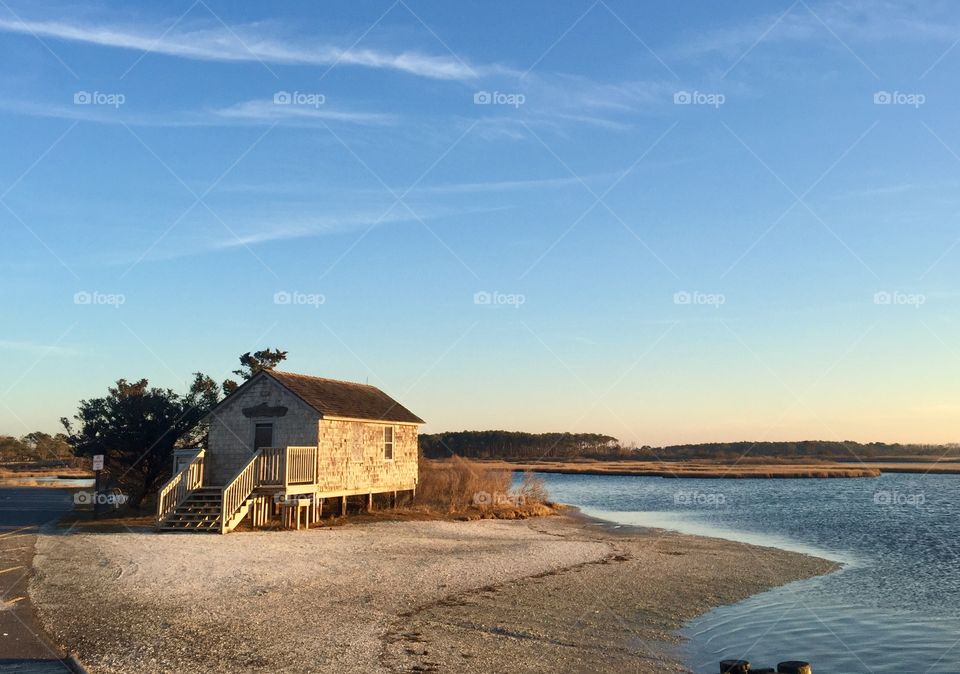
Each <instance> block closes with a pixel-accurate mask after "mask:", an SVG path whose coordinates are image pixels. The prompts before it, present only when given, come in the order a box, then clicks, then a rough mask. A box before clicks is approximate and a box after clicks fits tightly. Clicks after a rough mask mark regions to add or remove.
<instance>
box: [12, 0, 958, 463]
mask: <svg viewBox="0 0 960 674" xmlns="http://www.w3.org/2000/svg"><path fill="white" fill-rule="evenodd" d="M958 40H960V10H958V9H957V8H956V6H955V4H953V3H948V2H942V3H941V2H893V1H891V2H874V3H860V2H813V1H810V2H803V1H802V0H801V1H798V2H794V3H789V2H742V3H736V5H735V6H720V5H718V4H717V3H711V2H699V3H694V2H690V3H658V4H653V3H633V2H618V1H616V0H598V1H597V2H593V3H591V2H583V3H581V2H569V3H546V2H525V3H489V2H457V3H440V2H430V3H422V2H412V1H409V0H407V1H397V2H368V3H363V4H362V6H357V3H350V2H326V3H308V2H303V3H298V2H289V3H283V4H282V5H279V6H277V5H259V6H257V5H254V6H251V5H249V4H246V3H244V4H242V5H241V4H239V3H227V2H222V3H216V2H204V1H202V0H198V1H197V2H193V3H191V2H166V3H137V4H136V5H135V6H130V5H128V4H126V3H124V4H121V3H110V2H99V3H90V4H84V3H71V4H69V5H68V4H62V5H61V4H51V3H43V2H30V3H26V2H18V1H10V0H4V2H0V63H2V64H3V65H2V66H0V87H2V96H0V144H2V145H0V146H2V148H3V152H2V153H0V228H2V231H3V242H4V244H3V246H2V247H0V265H2V269H3V274H2V277H0V310H2V315H3V316H4V318H5V320H4V323H3V326H4V330H3V333H2V334H0V355H2V356H3V357H2V358H0V432H2V433H11V434H15V435H20V434H22V433H25V432H28V431H30V430H34V429H35V428H41V429H44V430H51V431H52V430H56V429H57V426H58V424H57V419H58V418H59V417H60V416H64V415H69V414H71V413H72V411H73V410H74V409H75V406H76V403H77V401H78V400H79V399H81V398H85V397H90V396H94V395H99V394H101V393H102V392H103V391H105V389H106V387H107V386H108V385H109V384H110V383H111V382H112V381H114V380H116V379H118V378H120V377H126V378H130V379H133V378H140V377H148V378H149V379H150V380H151V382H152V383H154V384H157V385H163V386H170V387H174V388H182V387H183V386H184V383H185V382H186V381H187V380H188V379H189V376H190V373H191V372H193V371H197V370H200V371H204V372H207V373H209V374H211V375H212V376H214V377H216V378H218V379H220V378H223V377H225V376H227V374H228V373H229V371H230V370H231V369H233V367H234V366H235V365H236V357H237V355H238V354H240V353H242V352H244V351H248V350H255V349H257V348H263V347H266V346H279V347H282V348H284V349H287V350H289V351H290V354H291V355H290V359H289V361H288V363H287V365H286V367H287V369H291V370H295V371H301V372H306V373H313V374H320V375H325V376H332V377H337V378H344V379H350V380H358V381H369V382H370V383H372V384H376V385H378V386H381V387H383V388H384V389H385V390H387V391H388V392H390V393H391V394H393V395H395V396H396V397H398V398H399V399H401V400H402V401H403V402H404V403H405V404H406V405H407V406H409V407H410V408H411V409H413V410H414V411H415V412H417V413H418V414H419V415H421V416H423V417H424V418H426V419H427V420H428V422H429V424H428V426H427V427H426V429H425V430H427V431H438V430H459V429H464V428H507V429H515V430H529V431H546V430H571V431H599V432H607V433H610V434H612V435H614V436H617V437H619V438H621V439H622V440H624V441H627V442H637V443H641V444H663V443H672V442H685V441H704V440H738V439H799V438H829V439H853V440H889V441H893V440H902V441H928V442H950V441H956V440H958V439H960V438H958V433H957V427H958V422H960V396H958V393H957V384H956V382H957V380H958V378H957V373H958V369H960V367H958V366H960V340H958V336H960V325H958V322H957V317H958V314H957V309H958V306H960V305H958V302H960V288H958V284H957V281H958V278H957V276H958V274H957V269H958V263H960V245H958V241H960V221H958V207H960V199H958V187H960V125H958V117H957V115H956V110H957V108H958V104H960V94H958V92H957V87H956V76H955V73H956V71H957V67H958V65H960V46H957V41H958Z"/></svg>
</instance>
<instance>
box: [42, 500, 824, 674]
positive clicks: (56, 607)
mask: <svg viewBox="0 0 960 674" xmlns="http://www.w3.org/2000/svg"><path fill="white" fill-rule="evenodd" d="M34 566H35V575H34V578H33V580H32V582H31V585H30V593H31V598H32V600H33V603H34V605H35V606H36V609H37V611H38V613H39V616H40V618H41V620H42V621H43V623H44V625H45V627H46V628H47V630H48V631H49V632H50V634H52V635H53V636H54V637H55V638H56V640H57V641H58V642H59V643H60V644H61V645H62V646H64V647H65V648H67V649H69V650H70V651H71V652H73V653H75V654H76V655H77V656H78V658H79V659H80V660H81V661H82V662H84V664H86V665H87V667H88V669H89V670H90V671H91V673H92V674H96V673H99V672H111V673H112V672H136V671H143V670H150V671H157V672H177V671H201V670H203V671H207V672H254V671H262V670H264V669H271V670H275V669H297V670H299V671H302V672H323V671H331V670H334V669H337V670H339V671H350V672H370V671H380V672H391V671H440V672H447V671H450V672H454V671H455V672H490V671H513V672H535V671H539V672H542V671H609V672H614V671H624V670H629V671H634V672H664V671H685V670H684V669H683V667H682V665H681V663H680V662H679V661H678V659H677V657H676V653H675V647H676V645H677V644H678V643H679V637H677V636H676V633H675V632H676V630H677V629H678V628H679V627H680V626H681V625H682V624H683V623H684V622H685V621H687V620H689V619H691V618H693V617H695V616H697V615H699V614H701V613H704V612H705V611H707V610H709V609H711V608H713V607H715V606H718V605H721V604H727V603H732V602H735V601H738V600H740V599H743V598H746V597H748V596H750V595H752V594H755V593H757V592H760V591H763V590H765V589H768V588H770V587H773V586H777V585H781V584H784V583H787V582H790V581H793V580H798V579H801V578H806V577H810V576H813V575H817V574H822V573H826V572H828V571H830V570H832V569H834V568H835V567H836V565H835V564H834V563H832V562H829V561H826V560H822V559H817V558H814V557H810V556H807V555H802V554H797V553H792V552H785V551H782V550H777V549H773V548H761V547H755V546H750V545H745V544H739V543H732V542H729V541H722V540H718V539H709V538H698V537H693V536H685V535H680V534H673V533H667V532H662V531H658V530H646V529H631V530H626V529H613V528H612V527H607V526H600V525H598V524H597V523H595V522H591V521H589V520H586V519H585V518H579V517H570V516H557V517H547V518H535V519H530V520H523V521H504V520H482V521H475V522H447V521H404V522H384V523H375V524H356V525H347V526H340V527H335V528H323V529H313V530H310V531H301V532H248V533H235V534H230V535H228V536H213V535H192V534H167V535H158V534H155V533H153V532H150V531H128V532H123V533H70V534H67V535H60V534H55V533H50V534H46V535H43V536H40V538H39V539H38V541H37V550H36V556H35V559H34Z"/></svg>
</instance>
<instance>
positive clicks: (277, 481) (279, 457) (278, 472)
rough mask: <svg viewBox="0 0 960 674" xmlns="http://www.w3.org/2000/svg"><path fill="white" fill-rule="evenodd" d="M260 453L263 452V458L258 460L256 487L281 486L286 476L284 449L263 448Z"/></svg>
mask: <svg viewBox="0 0 960 674" xmlns="http://www.w3.org/2000/svg"><path fill="white" fill-rule="evenodd" d="M260 451H261V452H263V458H262V459H261V460H260V468H259V470H258V471H257V486H258V487H259V486H260V485H277V486H282V485H283V480H284V475H285V474H286V468H285V464H286V458H287V450H286V448H285V447H264V448H262V449H261V450H260Z"/></svg>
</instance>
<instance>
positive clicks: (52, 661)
mask: <svg viewBox="0 0 960 674" xmlns="http://www.w3.org/2000/svg"><path fill="white" fill-rule="evenodd" d="M72 508H73V497H72V494H71V492H70V491H68V490H66V489H50V488H44V489H7V488H3V489H0V672H3V673H4V674H7V673H9V672H23V673H24V674H27V673H29V674H38V673H42V674H64V673H65V672H73V671H74V670H73V669H71V668H70V667H69V665H68V664H67V663H66V661H65V660H63V654H62V653H61V652H60V651H59V649H58V648H57V647H56V646H54V645H53V643H51V641H50V639H49V638H48V637H47V636H46V635H45V634H44V632H43V629H42V628H41V627H40V625H39V623H38V622H37V619H36V616H35V615H34V612H33V607H32V606H31V605H30V600H29V599H28V597H27V584H28V582H29V580H30V565H31V563H32V562H33V548H34V542H35V540H36V532H37V529H38V527H40V526H42V525H44V524H47V523H48V522H54V521H56V520H57V519H59V518H60V517H61V516H62V515H63V514H64V513H67V512H69V511H70V510H72Z"/></svg>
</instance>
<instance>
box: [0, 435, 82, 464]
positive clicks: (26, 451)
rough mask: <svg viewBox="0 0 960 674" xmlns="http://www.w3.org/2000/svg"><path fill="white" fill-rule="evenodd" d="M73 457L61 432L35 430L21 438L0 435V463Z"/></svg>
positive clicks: (58, 459)
mask: <svg viewBox="0 0 960 674" xmlns="http://www.w3.org/2000/svg"><path fill="white" fill-rule="evenodd" d="M69 459H73V448H72V447H71V446H70V445H69V444H68V443H67V437H66V436H65V435H64V434H63V433H57V434H56V435H50V434H49V433H42V432H40V431H35V432H33V433H28V434H27V435H24V436H23V437H21V438H14V437H12V436H9V435H0V463H10V462H18V461H60V460H69Z"/></svg>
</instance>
